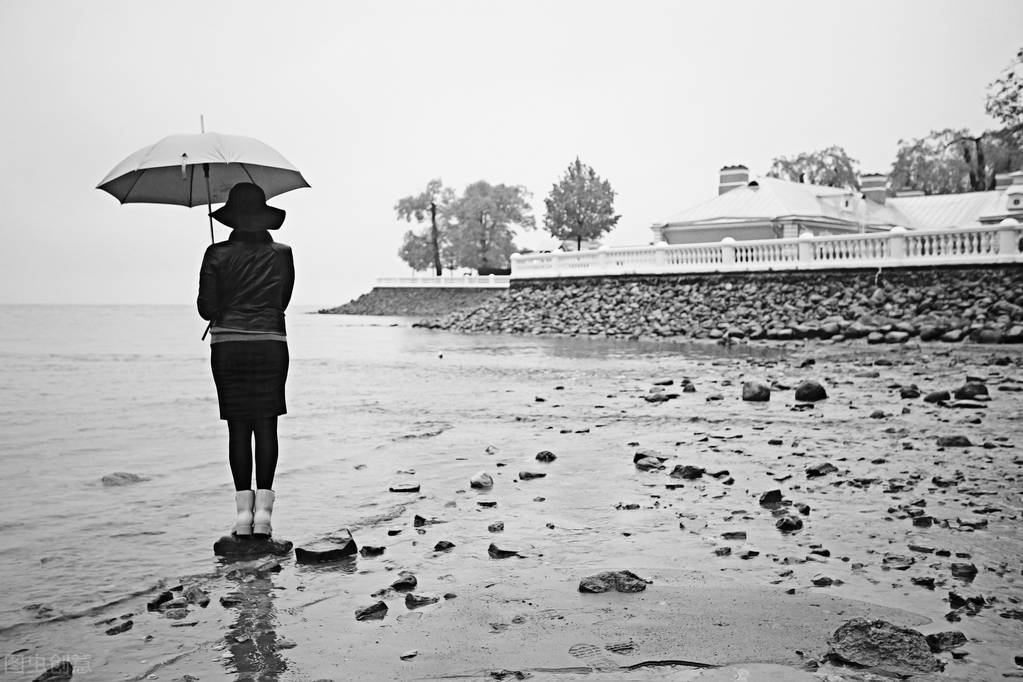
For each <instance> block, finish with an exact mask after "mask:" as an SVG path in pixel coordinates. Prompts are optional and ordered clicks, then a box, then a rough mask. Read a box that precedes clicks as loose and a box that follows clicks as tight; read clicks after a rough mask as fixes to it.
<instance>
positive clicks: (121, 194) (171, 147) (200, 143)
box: [96, 132, 309, 207]
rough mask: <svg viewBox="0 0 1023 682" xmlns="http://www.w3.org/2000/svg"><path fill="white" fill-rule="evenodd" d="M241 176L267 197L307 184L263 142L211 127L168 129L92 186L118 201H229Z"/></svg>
mask: <svg viewBox="0 0 1023 682" xmlns="http://www.w3.org/2000/svg"><path fill="white" fill-rule="evenodd" d="M207 170H208V172H209V183H207V182H206V171H207ZM239 182H252V183H255V184H257V185H259V186H260V187H261V188H262V189H263V191H264V192H265V193H266V196H267V198H268V199H269V198H270V197H273V196H277V195H278V194H283V193H284V192H288V191H290V190H293V189H299V188H301V187H309V183H308V182H306V180H305V178H303V177H302V174H301V173H300V172H299V171H298V169H297V168H295V167H294V166H293V165H291V162H289V161H288V160H287V159H285V158H284V157H283V156H281V154H280V153H279V152H277V151H276V150H275V149H273V148H271V147H270V146H268V145H266V144H264V143H263V142H260V141H259V140H257V139H255V138H252V137H243V136H241V135H221V134H220V133H212V132H210V133H199V134H195V135H170V136H169V137H165V138H163V139H162V140H160V141H159V142H157V143H156V144H154V145H151V146H149V147H144V148H143V149H140V150H138V151H137V152H135V153H134V154H132V155H131V156H129V157H128V158H126V159H124V160H123V161H121V162H120V163H119V164H117V165H116V166H115V167H114V169H113V170H112V171H110V172H109V173H108V174H107V176H106V177H105V178H103V180H102V181H101V182H100V183H99V185H97V186H96V188H97V189H101V190H103V191H105V192H109V193H110V194H111V195H113V196H114V197H115V198H117V200H118V201H120V202H121V203H122V204H127V203H149V204H176V205H179V206H190V207H191V206H200V205H202V204H207V205H209V204H216V203H222V202H225V201H227V195H228V192H230V191H231V188H232V187H234V186H235V185H236V184H237V183H239ZM207 186H209V196H207V192H206V188H207Z"/></svg>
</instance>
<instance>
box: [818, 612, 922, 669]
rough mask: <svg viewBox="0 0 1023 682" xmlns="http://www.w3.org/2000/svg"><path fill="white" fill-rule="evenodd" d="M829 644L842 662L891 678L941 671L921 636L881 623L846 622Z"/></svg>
mask: <svg viewBox="0 0 1023 682" xmlns="http://www.w3.org/2000/svg"><path fill="white" fill-rule="evenodd" d="M829 644H830V645H831V649H830V654H831V655H832V656H833V657H834V658H836V659H838V660H839V661H842V662H843V663H851V664H853V665H856V666H863V667H866V668H873V669H876V670H878V671H884V672H887V673H891V674H894V675H899V676H903V677H906V676H910V675H916V674H925V673H933V672H937V671H938V670H940V669H941V665H940V663H939V662H938V660H937V659H936V658H935V657H934V654H932V653H931V649H930V646H928V644H927V639H926V638H925V637H924V636H923V634H921V633H920V632H918V631H916V630H913V629H911V628H905V627H900V626H898V625H893V624H892V623H889V622H887V621H883V620H874V621H871V620H867V619H865V618H853V619H852V620H848V621H846V622H845V623H843V624H842V625H840V626H839V627H838V629H837V630H835V632H834V634H833V635H832V636H831V639H830V640H829Z"/></svg>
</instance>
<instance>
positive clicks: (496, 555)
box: [487, 542, 522, 559]
mask: <svg viewBox="0 0 1023 682" xmlns="http://www.w3.org/2000/svg"><path fill="white" fill-rule="evenodd" d="M487 554H489V555H490V558H491V559H510V558H511V557H513V556H517V557H521V556H522V555H521V554H519V553H518V552H516V551H514V550H510V549H501V548H500V547H498V546H497V545H495V544H494V543H492V542H491V543H490V546H489V547H487Z"/></svg>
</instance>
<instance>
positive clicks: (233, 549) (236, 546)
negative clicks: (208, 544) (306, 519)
mask: <svg viewBox="0 0 1023 682" xmlns="http://www.w3.org/2000/svg"><path fill="white" fill-rule="evenodd" d="M293 546H294V545H292V543H291V541H290V540H277V539H275V538H271V537H267V536H265V535H264V536H257V535H225V536H223V537H222V538H220V539H219V540H217V541H216V542H214V543H213V553H214V554H216V555H217V556H222V557H227V558H232V559H252V558H255V557H261V556H267V555H273V556H284V555H286V554H290V553H291V548H292V547H293Z"/></svg>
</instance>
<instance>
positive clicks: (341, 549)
mask: <svg viewBox="0 0 1023 682" xmlns="http://www.w3.org/2000/svg"><path fill="white" fill-rule="evenodd" d="M333 539H334V540H335V541H336V543H337V544H330V545H326V544H324V545H319V546H316V547H297V548H296V549H295V561H296V562H298V563H300V564H322V563H327V562H330V561H340V560H341V559H344V558H345V557H350V556H352V555H353V554H356V553H357V552H358V551H359V548H358V547H357V546H356V544H355V540H354V539H353V538H352V534H351V533H349V532H348V531H347V530H342V531H341V532H340V533H339V534H338V536H337V537H336V538H333Z"/></svg>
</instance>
